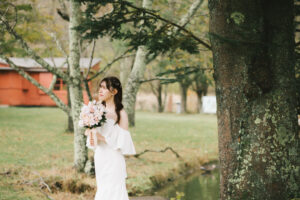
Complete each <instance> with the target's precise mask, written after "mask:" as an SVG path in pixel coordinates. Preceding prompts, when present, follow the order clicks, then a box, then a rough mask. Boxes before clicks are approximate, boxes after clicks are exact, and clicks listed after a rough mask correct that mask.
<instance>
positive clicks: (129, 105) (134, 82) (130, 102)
mask: <svg viewBox="0 0 300 200" xmlns="http://www.w3.org/2000/svg"><path fill="white" fill-rule="evenodd" d="M152 2H153V0H143V7H144V8H147V9H151V8H152ZM146 55H147V50H146V47H145V46H139V47H138V50H137V53H136V57H135V61H134V65H133V68H132V70H131V73H130V75H129V78H128V81H127V84H126V87H125V90H124V108H125V110H126V112H127V114H128V121H129V126H134V125H135V102H136V95H137V92H138V90H139V87H140V83H139V80H140V79H142V78H143V77H144V72H145V69H146Z"/></svg>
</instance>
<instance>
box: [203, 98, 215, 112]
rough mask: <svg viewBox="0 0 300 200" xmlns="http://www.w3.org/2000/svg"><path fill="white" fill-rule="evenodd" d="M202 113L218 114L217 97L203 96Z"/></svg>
mask: <svg viewBox="0 0 300 200" xmlns="http://www.w3.org/2000/svg"><path fill="white" fill-rule="evenodd" d="M202 112H203V113H216V112H217V100H216V96H203V97H202Z"/></svg>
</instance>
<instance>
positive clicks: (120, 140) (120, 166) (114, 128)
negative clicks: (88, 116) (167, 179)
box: [86, 76, 136, 200]
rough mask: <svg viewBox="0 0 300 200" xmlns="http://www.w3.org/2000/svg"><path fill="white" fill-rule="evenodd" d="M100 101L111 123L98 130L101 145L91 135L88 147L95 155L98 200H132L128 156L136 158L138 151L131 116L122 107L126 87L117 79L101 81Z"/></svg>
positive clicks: (112, 77)
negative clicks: (129, 187)
mask: <svg viewBox="0 0 300 200" xmlns="http://www.w3.org/2000/svg"><path fill="white" fill-rule="evenodd" d="M99 101H101V102H102V104H103V105H104V106H105V108H106V119H107V120H106V122H105V123H104V124H103V126H101V127H97V128H96V130H97V133H96V135H97V142H95V141H94V140H93V137H90V136H89V134H87V135H88V138H87V146H88V147H89V148H90V149H93V150H94V151H95V153H94V161H95V174H96V183H97V192H96V195H95V199H94V200H129V197H128V193H127V189H126V178H127V172H126V163H125V158H124V156H125V155H134V154H136V151H135V147H134V144H133V142H132V138H131V135H130V132H129V130H128V116H127V113H126V112H125V110H124V109H123V105H122V86H121V83H120V81H119V79H118V78H117V77H114V76H109V77H105V78H104V79H102V80H101V82H100V84H99ZM86 131H88V129H87V130H86Z"/></svg>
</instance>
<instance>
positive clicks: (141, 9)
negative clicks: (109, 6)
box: [122, 1, 211, 50]
mask: <svg viewBox="0 0 300 200" xmlns="http://www.w3.org/2000/svg"><path fill="white" fill-rule="evenodd" d="M122 4H125V5H127V6H129V7H131V8H134V9H136V10H139V11H142V12H144V13H147V14H149V15H151V16H153V17H155V18H157V19H159V20H161V21H164V22H166V23H168V24H171V25H173V26H175V27H177V28H178V29H179V30H181V31H183V32H185V33H186V34H188V35H189V36H190V37H192V38H193V39H194V40H196V41H197V42H198V43H200V44H202V45H203V46H204V47H206V48H208V49H210V50H211V46H210V45H209V44H207V43H206V42H204V41H203V40H202V39H200V38H198V37H197V36H195V35H194V34H193V33H192V32H191V31H189V30H187V29H185V28H184V27H182V26H180V25H178V24H176V23H174V22H172V21H170V20H167V19H165V18H163V17H161V16H160V15H158V14H155V13H153V12H151V11H149V10H147V9H145V8H140V7H137V6H135V5H133V4H132V3H130V2H126V1H122Z"/></svg>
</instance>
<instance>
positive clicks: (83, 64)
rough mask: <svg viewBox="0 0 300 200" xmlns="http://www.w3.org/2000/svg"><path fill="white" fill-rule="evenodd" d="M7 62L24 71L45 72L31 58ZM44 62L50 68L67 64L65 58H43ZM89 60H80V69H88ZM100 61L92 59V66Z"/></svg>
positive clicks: (13, 58)
mask: <svg viewBox="0 0 300 200" xmlns="http://www.w3.org/2000/svg"><path fill="white" fill-rule="evenodd" d="M9 60H11V61H12V62H13V63H14V64H15V65H17V66H19V67H22V68H24V69H25V70H30V71H47V70H46V69H45V68H43V67H42V66H41V65H40V64H39V63H37V62H36V61H35V60H33V59H31V58H16V57H10V58H9ZM44 60H45V61H46V62H47V63H48V64H49V65H50V66H52V67H56V68H62V69H66V68H67V66H68V65H67V62H66V58H63V57H60V58H44ZM90 60H91V59H90V58H80V69H81V70H83V69H88V67H89V64H90ZM100 61H101V59H100V58H93V61H92V66H91V67H93V66H95V65H96V64H98V63H99V62H100ZM1 63H2V64H7V63H6V61H5V60H3V59H1V58H0V64H1ZM1 69H6V70H7V69H11V68H10V67H0V70H1Z"/></svg>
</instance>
